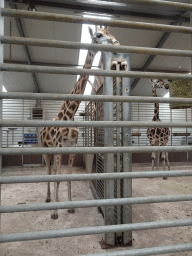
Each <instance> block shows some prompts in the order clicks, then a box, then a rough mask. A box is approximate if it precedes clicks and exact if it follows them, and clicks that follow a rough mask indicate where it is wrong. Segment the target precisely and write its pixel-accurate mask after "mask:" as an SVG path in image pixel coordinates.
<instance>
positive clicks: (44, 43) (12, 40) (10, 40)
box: [0, 36, 192, 57]
mask: <svg viewBox="0 0 192 256" xmlns="http://www.w3.org/2000/svg"><path fill="white" fill-rule="evenodd" d="M0 39H1V42H2V43H3V44H16V45H28V46H39V47H54V48H65V49H85V50H94V51H106V52H118V53H136V54H151V55H166V56H181V57H191V56H192V51H189V50H175V49H159V48H150V47H137V46H123V45H122V46H114V45H99V44H87V43H78V42H72V41H60V40H48V39H37V38H22V37H14V36H11V37H10V36H3V37H1V38H0ZM156 47H157V46H156Z"/></svg>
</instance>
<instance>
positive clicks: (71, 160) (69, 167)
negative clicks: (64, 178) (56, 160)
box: [67, 154, 75, 213]
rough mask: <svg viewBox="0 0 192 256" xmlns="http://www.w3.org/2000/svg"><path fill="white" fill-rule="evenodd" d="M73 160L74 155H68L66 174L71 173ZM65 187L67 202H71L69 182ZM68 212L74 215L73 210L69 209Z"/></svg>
mask: <svg viewBox="0 0 192 256" xmlns="http://www.w3.org/2000/svg"><path fill="white" fill-rule="evenodd" d="M74 159H75V154H70V155H69V162H68V172H67V173H71V168H72V166H73V162H74ZM67 187H68V200H69V201H72V197H71V181H68V182H67ZM68 212H69V213H75V209H69V210H68Z"/></svg>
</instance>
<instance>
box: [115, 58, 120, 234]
mask: <svg viewBox="0 0 192 256" xmlns="http://www.w3.org/2000/svg"><path fill="white" fill-rule="evenodd" d="M119 70H120V65H119V63H118V65H116V71H119ZM120 86H121V79H120V78H119V77H116V95H118V96H119V95H120V91H121V90H120ZM120 104H121V103H120V102H117V103H116V120H117V121H121V111H120V108H121V105H120ZM116 146H117V147H120V146H121V128H120V127H117V128H116ZM116 166H117V172H120V171H121V161H120V153H117V159H116ZM116 191H117V195H116V196H117V198H121V181H120V179H118V180H117V188H116ZM117 224H121V206H120V205H118V206H117ZM116 236H117V234H116Z"/></svg>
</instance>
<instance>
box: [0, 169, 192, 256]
mask: <svg viewBox="0 0 192 256" xmlns="http://www.w3.org/2000/svg"><path fill="white" fill-rule="evenodd" d="M63 169H65V167H63ZM150 169H151V168H150V166H149V165H133V171H141V172H142V171H149V170H150ZM171 169H172V170H181V169H183V170H191V171H192V165H191V166H190V165H177V166H176V165H175V166H173V165H172V166H171ZM73 173H84V170H83V169H81V168H73ZM32 174H36V175H43V174H46V170H45V167H33V168H32V167H25V168H5V169H3V175H4V176H7V175H32ZM191 184H192V177H176V178H169V179H168V180H163V179H162V178H153V179H133V197H143V196H160V195H178V194H191V193H192V185H191ZM52 189H53V187H52ZM45 195H46V184H45V183H36V184H12V185H2V205H11V204H27V203H42V202H44V201H45ZM52 195H53V193H52ZM59 195H60V201H66V200H67V185H66V183H65V182H63V183H61V185H60V193H59ZM72 198H73V200H85V199H87V200H91V199H94V198H93V196H92V193H91V190H90V188H89V183H88V181H84V182H72ZM50 216H51V211H39V212H26V213H7V214H2V222H1V223H2V230H1V233H15V232H29V231H30V232H31V231H42V230H54V229H65V228H78V227H86V226H87V227H88V226H100V225H103V217H102V215H101V214H100V213H99V212H98V210H97V208H84V209H83V208H82V209H76V212H75V214H70V213H68V211H67V210H59V218H58V219H57V220H53V219H51V217H50ZM191 217H192V202H178V203H159V204H143V205H142V204H140V205H133V222H134V223H136V222H149V221H160V220H174V219H187V218H191ZM102 238H103V235H102V234H101V235H91V236H81V237H72V238H57V239H45V240H39V241H27V242H14V243H4V244H1V245H0V256H32V255H35V256H43V255H46V256H73V255H84V254H90V253H99V252H105V251H106V252H110V251H114V250H127V249H136V248H147V247H155V246H164V245H173V244H184V243H191V242H192V227H181V228H168V229H158V230H146V231H145V230H143V231H137V232H133V246H132V247H126V248H119V247H118V248H116V249H108V250H103V249H101V246H100V244H99V242H100V241H101V240H102ZM164 255H171V256H184V255H186V256H189V255H192V252H180V253H170V254H164Z"/></svg>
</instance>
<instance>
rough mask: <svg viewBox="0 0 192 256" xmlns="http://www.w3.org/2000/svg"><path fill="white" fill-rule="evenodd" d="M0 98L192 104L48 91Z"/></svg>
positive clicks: (188, 101)
mask: <svg viewBox="0 0 192 256" xmlns="http://www.w3.org/2000/svg"><path fill="white" fill-rule="evenodd" d="M0 99H28V100H62V101H64V100H80V101H101V102H103V101H109V102H139V103H155V102H158V103H185V104H192V99H191V98H176V97H174V98H164V97H142V96H131V97H130V96H126V97H124V96H117V95H112V96H110V95H79V94H78V95H76V94H57V93H54V94H50V93H38V94H36V93H23V92H1V93H0Z"/></svg>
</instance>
